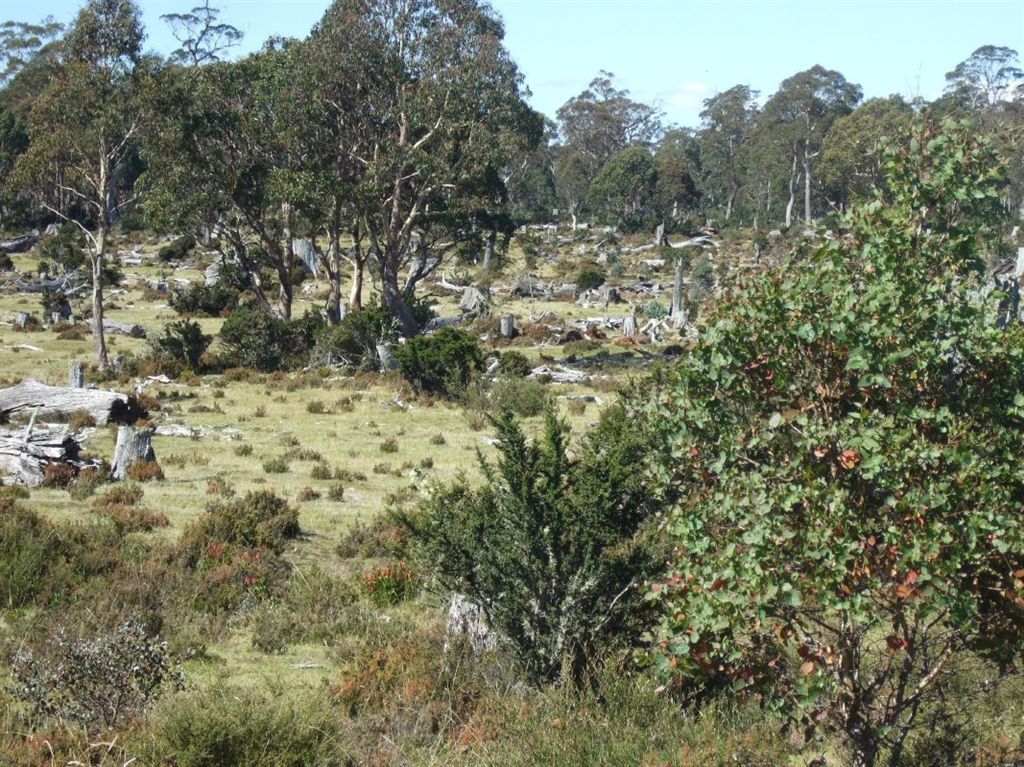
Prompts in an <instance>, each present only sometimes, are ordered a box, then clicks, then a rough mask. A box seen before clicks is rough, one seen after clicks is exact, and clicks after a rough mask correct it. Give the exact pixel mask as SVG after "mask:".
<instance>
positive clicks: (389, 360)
mask: <svg viewBox="0 0 1024 767" xmlns="http://www.w3.org/2000/svg"><path fill="white" fill-rule="evenodd" d="M377 357H378V359H380V369H381V372H384V373H386V372H388V371H389V370H395V369H397V368H398V360H397V359H395V355H394V352H392V350H391V344H377Z"/></svg>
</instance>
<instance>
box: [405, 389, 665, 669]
mask: <svg viewBox="0 0 1024 767" xmlns="http://www.w3.org/2000/svg"><path fill="white" fill-rule="evenodd" d="M494 424H495V426H496V428H497V431H498V439H499V442H498V451H499V453H500V458H499V460H498V463H497V465H491V464H488V463H487V462H485V461H483V459H481V468H482V471H483V475H484V477H485V478H486V484H485V485H484V486H483V487H481V488H478V489H471V488H470V487H469V486H468V485H467V484H466V482H465V481H464V480H458V481H456V482H454V483H453V484H450V485H444V486H440V487H438V488H436V489H435V490H434V492H433V494H432V495H431V497H430V499H429V500H427V501H425V502H424V504H423V507H422V509H421V512H420V514H418V515H415V516H412V517H407V518H406V524H407V525H408V527H409V529H410V531H411V532H412V534H413V536H414V537H415V538H416V539H417V540H419V541H420V542H421V544H422V545H423V547H424V552H423V554H424V562H425V563H426V564H428V565H430V566H433V567H435V568H436V570H437V572H438V576H439V578H440V580H441V582H442V583H443V584H444V585H445V586H446V587H448V588H450V589H451V590H452V591H456V592H459V593H462V594H466V595H467V596H468V597H469V598H470V599H471V600H473V601H474V602H476V603H477V604H479V605H480V606H481V608H482V609H483V611H484V613H485V614H486V616H487V619H488V621H489V623H490V624H491V625H492V626H494V627H495V628H497V629H498V630H499V631H500V632H501V633H502V634H503V635H504V636H505V637H506V638H507V640H508V643H509V645H510V647H511V649H512V651H513V653H514V654H515V656H516V657H517V658H518V659H519V661H520V662H521V663H522V665H523V667H524V669H525V670H526V671H527V673H528V674H529V676H530V678H531V679H533V680H534V681H549V680H552V679H556V678H558V677H559V676H562V675H565V677H566V678H569V679H571V680H573V681H575V682H580V681H582V679H583V674H584V672H585V669H586V665H587V662H588V659H589V658H590V657H591V655H592V653H593V651H594V650H595V648H596V647H597V646H599V645H600V644H601V643H602V642H604V641H607V640H609V639H611V638H614V637H621V636H623V635H625V634H624V631H625V628H626V627H627V626H631V625H632V623H633V621H634V620H635V619H636V618H637V615H638V611H639V608H640V605H641V600H640V597H641V593H640V589H639V588H638V587H639V585H640V584H641V583H642V582H643V581H644V579H645V578H647V577H648V576H650V575H651V574H653V573H654V572H655V570H656V568H657V567H658V565H659V560H660V554H659V552H658V548H657V547H656V546H655V545H654V544H653V541H652V539H651V536H650V535H649V534H648V535H645V534H644V529H645V524H644V523H645V522H646V521H647V520H648V519H649V518H650V517H651V516H652V515H653V514H654V513H655V512H656V511H658V510H659V509H660V505H659V503H658V501H657V500H656V499H655V498H654V497H653V496H652V495H651V494H650V493H649V492H648V491H647V488H646V487H645V486H644V484H643V482H642V481H641V477H640V472H637V471H636V470H635V468H634V467H635V466H636V465H642V464H643V456H644V455H645V453H646V450H647V444H648V442H647V440H646V439H645V438H644V436H643V435H642V434H641V433H640V432H639V431H637V430H635V429H634V428H633V427H632V424H631V422H630V421H627V420H626V417H625V415H624V413H623V412H622V410H621V409H619V408H613V409H611V410H609V411H607V413H606V415H605V416H604V417H603V418H602V420H601V422H600V423H599V425H598V426H597V427H596V428H595V429H594V430H593V431H592V432H591V433H590V434H589V435H588V436H587V438H586V439H585V441H584V442H583V444H582V445H581V446H580V457H579V459H578V461H577V462H575V463H572V462H570V461H569V458H568V456H567V452H566V451H567V444H566V431H567V428H566V426H565V425H564V424H562V423H560V422H559V421H558V419H557V418H556V416H555V414H554V412H553V410H550V409H549V410H548V412H547V415H546V417H545V421H544V430H543V433H542V434H541V435H540V437H539V438H538V439H537V441H536V442H529V441H528V440H527V438H526V436H525V435H524V434H523V432H522V429H521V428H520V426H519V424H518V423H517V422H516V421H515V419H514V418H513V417H512V416H511V415H510V414H508V413H506V414H503V415H502V416H501V417H500V418H498V419H496V420H495V421H494Z"/></svg>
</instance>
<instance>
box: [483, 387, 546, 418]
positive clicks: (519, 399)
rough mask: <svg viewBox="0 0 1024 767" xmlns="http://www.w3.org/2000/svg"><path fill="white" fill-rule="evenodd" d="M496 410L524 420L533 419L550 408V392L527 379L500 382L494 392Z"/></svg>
mask: <svg viewBox="0 0 1024 767" xmlns="http://www.w3.org/2000/svg"><path fill="white" fill-rule="evenodd" d="M493 398H494V399H493V402H494V408H495V409H496V410H497V411H498V412H502V411H508V412H512V413H515V414H516V415H518V416H520V417H522V418H533V417H534V416H538V415H540V414H541V413H543V412H544V409H545V408H546V407H547V406H548V401H549V399H550V398H549V396H548V390H547V388H546V387H545V386H544V384H542V383H540V382H539V381H534V380H531V379H525V378H514V379H511V380H508V381H499V382H498V383H497V384H496V385H495V386H494V390H493Z"/></svg>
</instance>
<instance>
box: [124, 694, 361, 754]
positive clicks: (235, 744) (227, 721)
mask: <svg viewBox="0 0 1024 767" xmlns="http://www.w3.org/2000/svg"><path fill="white" fill-rule="evenodd" d="M149 729H150V733H149V734H148V735H147V736H146V737H145V738H144V739H143V740H142V742H141V743H140V746H139V750H140V756H141V759H140V763H142V764H168V763H173V764H175V765H178V767H224V765H232V767H320V766H321V765H327V764H346V763H349V760H348V759H347V758H346V756H345V754H344V753H342V752H341V743H342V742H343V741H344V739H343V738H342V736H341V733H340V732H339V731H338V718H337V716H336V714H335V713H334V712H332V711H331V709H330V708H329V707H326V706H324V705H323V703H322V701H321V700H320V696H316V695H314V696H310V698H309V699H307V700H298V701H297V700H294V699H292V698H290V697H288V696H279V695H275V696H273V697H268V696H266V695H264V694H262V693H259V692H257V691H254V690H243V689H235V688H231V687H226V686H223V685H212V686H211V687H209V688H208V689H206V690H204V691H199V692H189V693H181V694H178V695H175V696H173V697H169V698H168V699H167V700H166V701H164V702H163V703H162V704H161V705H160V706H158V707H157V709H156V711H155V712H154V714H153V717H152V720H151V724H150V727H149Z"/></svg>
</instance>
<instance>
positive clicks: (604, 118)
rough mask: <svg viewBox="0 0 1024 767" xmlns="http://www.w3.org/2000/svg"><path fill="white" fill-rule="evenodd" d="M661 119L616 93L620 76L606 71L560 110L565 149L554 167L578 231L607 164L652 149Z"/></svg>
mask: <svg viewBox="0 0 1024 767" xmlns="http://www.w3.org/2000/svg"><path fill="white" fill-rule="evenodd" d="M661 119H662V115H661V113H660V112H659V111H658V110H657V109H655V108H654V107H652V106H650V105H648V104H644V103H641V102H639V101H635V100H634V99H633V98H632V97H631V96H630V95H629V91H628V90H625V89H619V88H616V87H615V75H613V74H612V73H611V72H605V71H601V72H599V73H598V75H597V77H595V78H594V79H593V80H591V82H590V85H589V86H588V87H587V88H586V90H584V91H583V92H582V93H580V94H579V95H578V96H574V97H573V98H571V99H569V100H568V101H567V102H565V104H563V105H562V106H561V107H560V108H559V110H558V129H559V133H560V134H561V138H562V146H561V147H560V149H559V152H558V157H557V159H556V162H555V166H554V171H555V183H556V186H557V188H558V196H559V198H560V199H561V201H562V203H563V205H564V206H565V208H566V210H567V212H568V213H569V215H570V216H571V217H572V220H573V227H574V228H575V225H576V218H577V216H578V215H579V213H580V212H581V210H582V208H583V205H584V203H585V201H586V199H587V189H588V187H589V185H590V183H591V182H592V181H593V180H594V179H595V178H596V177H597V174H598V173H600V172H601V169H602V168H603V167H604V165H605V163H607V162H608V160H610V159H611V157H612V155H614V154H615V153H616V152H620V151H622V150H623V149H625V148H626V147H628V146H631V145H633V144H636V145H640V146H650V145H651V144H653V143H654V141H655V140H657V138H658V137H659V136H660V135H661V133H662V130H663V128H662V122H661Z"/></svg>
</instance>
